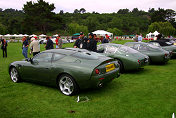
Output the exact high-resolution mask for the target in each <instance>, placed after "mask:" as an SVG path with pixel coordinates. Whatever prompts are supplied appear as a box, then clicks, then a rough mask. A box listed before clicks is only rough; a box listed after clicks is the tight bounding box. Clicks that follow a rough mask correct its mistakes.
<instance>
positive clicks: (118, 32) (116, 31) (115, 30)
mask: <svg viewBox="0 0 176 118" xmlns="http://www.w3.org/2000/svg"><path fill="white" fill-rule="evenodd" d="M107 31H108V32H111V33H113V35H114V36H115V35H117V36H122V35H123V32H122V31H121V30H119V29H117V28H113V29H112V28H108V30H107Z"/></svg>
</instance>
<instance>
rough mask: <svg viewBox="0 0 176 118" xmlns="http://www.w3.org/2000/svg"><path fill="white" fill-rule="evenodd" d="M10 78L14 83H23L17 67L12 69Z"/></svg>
mask: <svg viewBox="0 0 176 118" xmlns="http://www.w3.org/2000/svg"><path fill="white" fill-rule="evenodd" d="M10 78H11V80H12V81H13V82H14V83H18V82H20V81H21V79H20V76H19V73H18V70H17V69H16V68H15V67H12V68H11V69H10Z"/></svg>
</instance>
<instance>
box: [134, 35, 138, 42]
mask: <svg viewBox="0 0 176 118" xmlns="http://www.w3.org/2000/svg"><path fill="white" fill-rule="evenodd" d="M134 41H135V42H138V35H137V34H136V36H135V37H134Z"/></svg>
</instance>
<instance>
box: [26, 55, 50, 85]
mask: <svg viewBox="0 0 176 118" xmlns="http://www.w3.org/2000/svg"><path fill="white" fill-rule="evenodd" d="M52 56H53V53H48V52H44V53H40V54H38V55H36V56H35V57H34V58H33V59H32V61H31V62H30V63H31V64H28V65H26V66H25V67H24V69H23V71H24V73H25V77H26V79H28V80H34V81H42V82H46V81H47V80H48V79H49V77H50V73H51V68H52V63H51V60H52Z"/></svg>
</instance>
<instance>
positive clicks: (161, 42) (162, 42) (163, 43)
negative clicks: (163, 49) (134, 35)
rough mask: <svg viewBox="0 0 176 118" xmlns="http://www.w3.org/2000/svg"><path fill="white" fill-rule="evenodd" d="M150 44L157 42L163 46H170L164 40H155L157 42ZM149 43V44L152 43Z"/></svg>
mask: <svg viewBox="0 0 176 118" xmlns="http://www.w3.org/2000/svg"><path fill="white" fill-rule="evenodd" d="M150 42H157V43H159V44H160V45H161V46H169V45H168V44H167V43H166V41H164V40H155V41H150ZM150 42H149V43H150Z"/></svg>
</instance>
